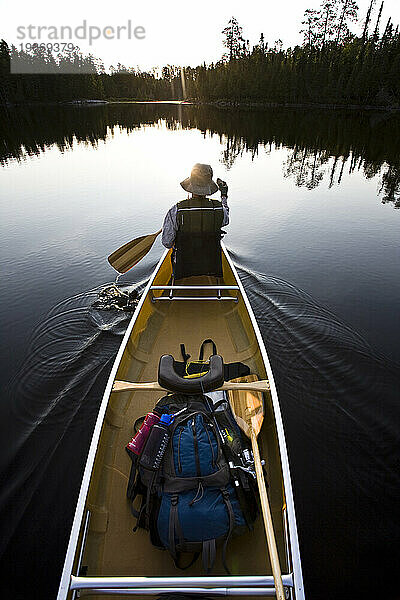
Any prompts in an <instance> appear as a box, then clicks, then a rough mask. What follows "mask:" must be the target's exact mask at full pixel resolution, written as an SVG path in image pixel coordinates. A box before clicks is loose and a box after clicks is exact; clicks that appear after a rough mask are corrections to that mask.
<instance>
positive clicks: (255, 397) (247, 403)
mask: <svg viewBox="0 0 400 600" xmlns="http://www.w3.org/2000/svg"><path fill="white" fill-rule="evenodd" d="M251 381H258V377H257V375H246V376H245V377H239V378H237V379H232V383H233V382H237V383H239V382H240V383H243V382H251ZM228 397H229V403H230V405H231V409H232V412H233V414H234V416H235V419H236V422H237V424H238V425H239V427H240V429H241V430H242V431H243V432H244V434H245V435H247V437H250V435H251V430H252V429H253V431H254V433H255V435H256V437H257V436H258V434H259V433H260V429H261V426H262V424H263V421H264V401H263V395H262V394H261V393H259V392H254V391H247V390H234V391H229V392H228Z"/></svg>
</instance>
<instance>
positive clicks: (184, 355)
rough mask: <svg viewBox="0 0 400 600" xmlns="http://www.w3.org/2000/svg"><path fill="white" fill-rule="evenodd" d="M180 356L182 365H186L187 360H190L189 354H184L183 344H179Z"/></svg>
mask: <svg viewBox="0 0 400 600" xmlns="http://www.w3.org/2000/svg"><path fill="white" fill-rule="evenodd" d="M181 354H182V358H183V362H184V363H185V365H186V363H187V361H188V360H189V358H190V354H187V353H186V348H185V344H181Z"/></svg>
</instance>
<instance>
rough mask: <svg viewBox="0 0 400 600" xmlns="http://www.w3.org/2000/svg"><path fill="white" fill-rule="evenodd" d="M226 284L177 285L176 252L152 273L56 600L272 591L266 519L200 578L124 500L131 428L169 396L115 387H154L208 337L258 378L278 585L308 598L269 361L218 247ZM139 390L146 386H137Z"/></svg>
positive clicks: (100, 425)
mask: <svg viewBox="0 0 400 600" xmlns="http://www.w3.org/2000/svg"><path fill="white" fill-rule="evenodd" d="M221 252H222V261H223V278H222V280H221V279H220V280H219V281H218V282H217V281H216V279H215V278H212V277H192V278H190V279H187V280H183V281H180V282H179V285H172V286H171V285H169V283H170V282H171V275H172V269H171V257H170V254H171V251H170V250H166V251H165V253H164V254H163V256H162V257H161V259H160V261H159V263H158V265H157V267H156V268H155V270H154V273H153V274H152V276H151V278H150V280H149V282H148V284H147V286H146V288H145V290H144V292H143V294H142V296H141V299H140V301H139V304H138V306H137V308H136V310H135V313H134V314H133V316H132V319H131V321H130V324H129V326H128V328H127V331H126V333H125V336H124V338H123V341H122V344H121V347H120V349H119V351H118V354H117V357H116V359H115V363H114V366H113V368H112V371H111V374H110V377H109V380H108V383H107V386H106V389H105V392H104V396H103V399H102V402H101V405H100V410H99V413H98V418H97V421H96V425H95V428H94V433H93V438H92V442H91V445H90V449H89V453H88V458H87V463H86V467H85V471H84V475H83V479H82V484H81V489H80V493H79V497H78V502H77V507H76V512H75V516H74V520H73V524H72V529H71V535H70V539H69V544H68V549H67V553H66V558H65V563H64V568H63V572H62V576H61V581H60V586H59V591H58V597H57V598H58V600H65V599H67V598H71V599H73V598H75V597H76V596H77V594H78V593H79V594H80V595H81V596H82V595H84V594H86V593H90V594H92V595H95V597H99V598H100V597H104V596H105V595H107V594H113V595H116V596H117V597H119V596H120V597H121V598H123V597H125V595H126V594H129V595H137V596H139V597H141V596H142V597H144V596H147V595H153V596H157V595H160V594H161V593H167V592H178V591H179V592H182V593H186V594H193V595H196V594H200V595H201V594H202V593H203V594H206V595H207V596H210V595H241V596H254V595H258V596H260V595H264V596H273V595H275V588H274V579H273V577H272V569H271V564H270V559H269V555H268V548H267V544H266V538H265V532H264V528H263V522H262V519H261V518H258V520H257V521H256V524H255V527H254V531H252V532H248V533H246V534H244V535H243V536H240V537H237V538H232V539H231V540H230V542H229V550H228V562H229V564H230V568H231V572H232V574H231V575H229V576H228V575H227V574H226V572H225V571H224V569H223V566H222V563H221V561H217V563H216V566H215V568H214V570H213V573H212V576H211V575H207V576H206V575H204V573H203V571H202V566H201V564H200V563H201V561H197V563H195V564H194V565H193V566H191V567H190V568H189V569H187V570H185V571H180V570H178V569H177V568H176V567H175V565H174V563H173V561H172V559H171V557H170V555H169V553H168V552H165V551H164V552H163V551H160V550H158V549H156V548H154V546H152V545H151V543H150V539H149V535H148V532H146V531H144V530H138V531H137V532H136V533H133V532H132V528H133V526H134V524H135V521H134V519H133V517H132V514H131V511H130V507H129V504H128V502H127V500H126V487H127V482H128V477H129V471H130V466H131V461H130V459H129V457H128V455H127V453H126V452H125V445H126V444H127V442H128V441H129V440H130V438H131V437H132V433H133V424H134V422H135V420H136V419H137V418H139V417H140V416H142V415H145V414H146V413H147V412H149V410H151V409H152V408H153V407H154V405H155V404H156V402H157V400H158V399H159V398H160V397H161V396H162V395H163V394H162V393H160V391H157V390H156V389H127V390H125V391H118V390H114V391H113V387H117V385H118V384H116V382H117V381H128V382H136V383H139V384H141V383H144V382H154V381H156V380H157V370H158V364H159V359H160V356H161V355H163V354H172V355H173V356H174V357H175V358H176V359H178V360H180V359H181V358H180V344H181V343H184V344H185V347H186V351H187V352H188V353H190V354H191V355H192V357H194V358H197V354H198V351H199V347H200V345H201V343H202V341H203V340H205V339H207V338H211V339H213V340H214V341H215V343H216V345H217V350H218V353H219V354H220V355H222V356H223V358H224V361H225V362H226V363H228V362H237V361H240V362H243V363H245V364H246V365H248V366H249V367H250V371H251V373H253V374H255V375H256V376H257V378H258V379H260V380H268V381H269V388H270V390H269V391H265V392H263V393H264V404H265V417H264V424H263V427H262V430H261V433H260V436H259V438H258V440H259V444H260V449H261V455H262V457H263V459H264V460H265V461H266V468H267V473H268V483H269V491H268V495H269V499H270V505H271V511H272V518H273V523H274V529H275V535H276V542H277V548H278V553H279V559H280V564H281V570H282V581H283V585H284V586H285V588H287V593H289V594H290V595H289V597H290V598H292V599H295V600H301V599H302V598H304V587H303V577H302V568H301V560H300V551H299V541H298V534H297V526H296V516H295V507H294V501H293V493H292V485H291V479H290V470H289V463H288V456H287V449H286V442H285V435H284V429H283V424H282V418H281V412H280V407H279V401H278V396H277V391H276V387H275V383H274V378H273V374H272V370H271V365H270V362H269V360H268V356H267V352H266V349H265V346H264V342H263V340H262V337H261V334H260V331H259V328H258V325H257V322H256V319H255V317H254V314H253V311H252V309H251V306H250V303H249V301H248V298H247V296H246V293H245V290H244V288H243V285H242V283H241V281H240V279H239V276H238V274H237V272H236V269H235V267H234V265H233V263H232V261H231V259H230V257H229V255H228V253H227V251H226V249H225V247H224V246H223V245H222V249H221ZM138 387H139V388H140V386H138Z"/></svg>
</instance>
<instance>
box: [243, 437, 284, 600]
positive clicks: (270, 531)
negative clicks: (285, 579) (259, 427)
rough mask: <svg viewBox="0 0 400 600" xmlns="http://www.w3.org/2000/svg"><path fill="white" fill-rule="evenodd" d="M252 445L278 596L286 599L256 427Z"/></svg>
mask: <svg viewBox="0 0 400 600" xmlns="http://www.w3.org/2000/svg"><path fill="white" fill-rule="evenodd" d="M250 439H251V446H252V449H253V457H254V466H255V469H256V475H257V484H258V491H259V494H260V501H261V510H262V514H263V519H264V528H265V534H266V536H267V544H268V550H269V556H270V559H271V567H272V574H273V576H274V582H275V591H276V597H277V598H278V600H285V592H284V590H283V583H282V573H281V566H280V564H279V556H278V550H277V547H276V541H275V533H274V526H273V523H272V516H271V509H270V506H269V500H268V494H267V488H266V485H265V479H264V471H263V468H262V466H261V459H260V452H259V449H258V443H257V436H256V434H255V432H254V429H253V428H251V430H250Z"/></svg>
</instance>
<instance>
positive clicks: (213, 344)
mask: <svg viewBox="0 0 400 600" xmlns="http://www.w3.org/2000/svg"><path fill="white" fill-rule="evenodd" d="M206 344H212V347H213V351H212V353H213V354H217V346H216V345H215V342H214V341H213V340H211V339H210V338H207V339H206V340H204V342H203V343H202V344H201V346H200V352H199V360H203V357H204V346H205V345H206Z"/></svg>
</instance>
